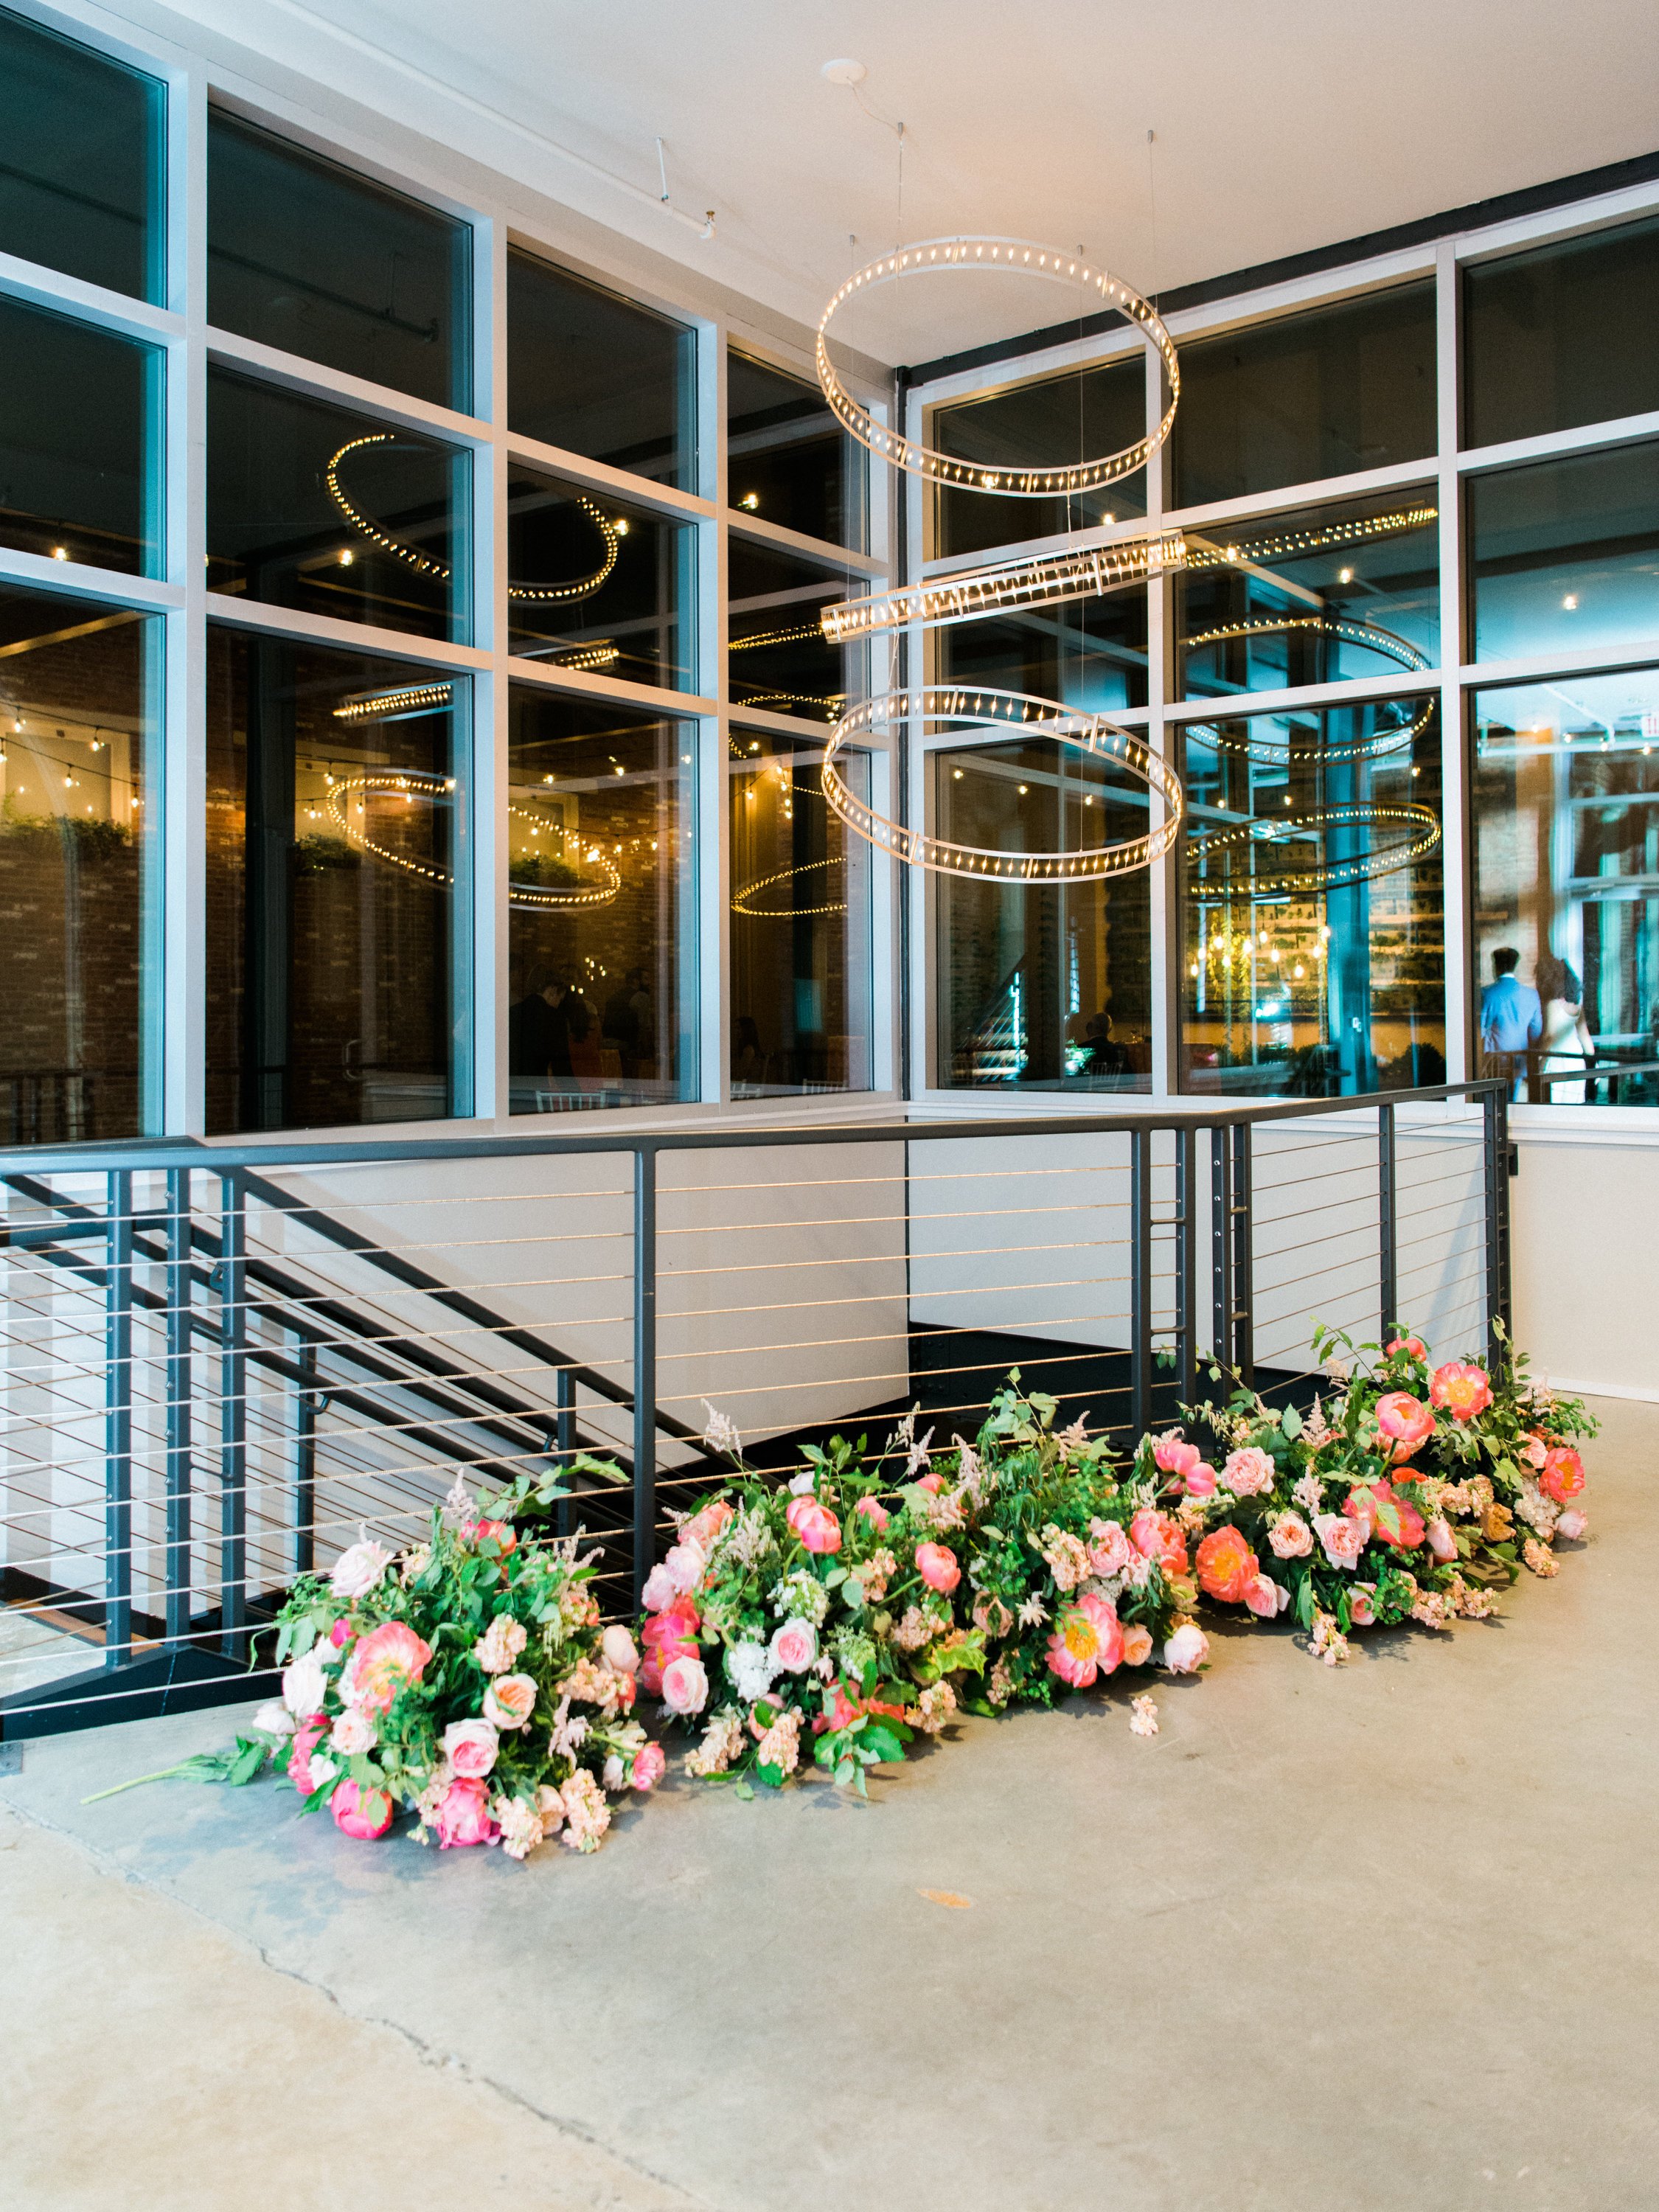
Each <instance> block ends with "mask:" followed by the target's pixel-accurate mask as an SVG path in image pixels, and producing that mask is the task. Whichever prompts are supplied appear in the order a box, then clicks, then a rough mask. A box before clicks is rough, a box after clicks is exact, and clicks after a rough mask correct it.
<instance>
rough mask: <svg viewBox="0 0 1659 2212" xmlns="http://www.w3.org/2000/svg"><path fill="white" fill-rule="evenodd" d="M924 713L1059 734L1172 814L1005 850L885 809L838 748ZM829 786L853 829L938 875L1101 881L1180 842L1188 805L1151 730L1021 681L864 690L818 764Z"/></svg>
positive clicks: (931, 718)
mask: <svg viewBox="0 0 1659 2212" xmlns="http://www.w3.org/2000/svg"><path fill="white" fill-rule="evenodd" d="M911 715H919V716H921V719H922V720H924V721H928V722H936V723H937V722H945V723H951V724H953V725H956V726H965V727H968V728H971V729H1000V728H1010V727H1012V728H1016V729H1018V730H1019V731H1021V732H1022V733H1023V734H1024V735H1025V736H1027V737H1035V738H1054V740H1055V741H1056V742H1057V743H1059V744H1065V745H1072V746H1074V747H1075V748H1076V749H1077V750H1079V752H1083V753H1086V754H1088V755H1089V756H1090V757H1091V759H1094V760H1098V761H1102V762H1106V763H1110V764H1111V765H1113V766H1114V767H1117V768H1121V769H1127V771H1128V772H1129V774H1130V775H1133V776H1135V777H1137V778H1139V781H1141V782H1143V783H1145V784H1146V787H1147V789H1148V792H1149V793H1151V792H1156V793H1158V797H1159V798H1160V799H1162V800H1163V802H1164V819H1163V821H1162V822H1161V823H1159V824H1158V828H1157V829H1151V830H1148V831H1147V832H1146V835H1145V836H1139V837H1128V838H1125V839H1124V840H1123V841H1122V842H1121V843H1119V844H1115V845H1103V846H1098V847H1096V848H1093V849H1092V850H1089V851H1085V852H1079V853H1000V852H994V851H992V850H989V849H987V848H985V847H982V846H977V845H958V844H956V843H953V842H951V840H950V839H949V838H944V837H934V836H929V835H928V834H927V831H925V830H921V829H910V828H909V827H908V825H906V824H905V823H900V822H894V821H892V820H890V818H889V817H887V816H886V815H884V814H878V813H877V812H876V811H875V810H874V808H873V807H870V806H866V805H865V803H864V802H863V800H862V799H856V798H854V795H853V793H852V792H851V791H849V790H848V787H847V784H846V782H845V781H844V780H843V779H842V775H841V773H840V771H839V769H837V768H836V753H837V752H838V751H840V750H841V749H842V747H843V746H844V745H846V744H849V743H850V742H851V741H852V739H853V738H856V737H859V736H861V735H863V734H865V733H866V732H870V731H873V730H877V729H884V728H887V727H889V726H891V725H892V724H894V723H896V722H898V721H901V720H906V719H907V718H908V717H909V716H911ZM820 775H821V781H822V782H823V795H824V797H825V799H827V800H828V801H829V805H830V807H831V808H832V809H833V811H835V812H836V814H838V815H839V816H840V817H841V818H842V821H843V822H844V823H846V824H847V826H848V829H852V830H854V831H855V832H856V834H857V835H858V836H860V837H862V838H863V839H864V840H865V842H866V843H867V844H870V845H873V846H875V847H876V848H877V849H878V851H880V852H884V853H891V854H894V856H895V857H896V859H898V860H907V861H908V862H910V863H911V865H912V866H916V867H922V868H931V869H932V870H933V872H935V873H936V874H938V875H944V876H966V877H970V878H976V879H986V878H990V879H994V880H1000V881H1002V882H1005V883H1021V884H1041V883H1049V884H1053V883H1070V884H1088V883H1099V882H1102V881H1103V880H1104V879H1105V878H1107V877H1109V876H1120V875H1127V874H1128V873H1130V872H1132V871H1133V870H1134V869H1137V868H1145V867H1150V866H1151V865H1152V862H1153V861H1154V860H1161V859H1162V857H1163V856H1164V854H1165V853H1167V852H1168V851H1169V849H1170V846H1171V845H1173V844H1174V842H1175V841H1176V835H1177V833H1178V832H1179V829H1180V827H1181V817H1182V813H1183V812H1184V811H1185V808H1186V798H1185V794H1184V793H1182V787H1181V779H1180V778H1179V777H1178V776H1177V775H1176V773H1175V770H1174V769H1172V768H1170V766H1169V764H1168V763H1167V762H1165V761H1164V760H1163V759H1161V758H1160V757H1159V756H1158V754H1157V753H1155V752H1153V751H1152V749H1151V748H1150V746H1148V744H1146V740H1145V738H1140V737H1138V736H1136V735H1135V733H1134V732H1133V731H1130V730H1123V729H1120V728H1119V727H1118V726H1117V725H1116V724H1115V723H1114V722H1109V721H1108V720H1107V719H1106V717H1105V716H1104V715H1103V714H1078V713H1075V712H1074V711H1073V709H1072V708H1068V707H1065V706H1062V705H1060V703H1059V702H1057V701H1055V700H1053V699H1036V698H1032V697H1030V696H1028V695H1027V694H1025V693H1024V692H1021V691H995V690H964V689H963V688H960V687H958V686H957V685H954V684H927V685H925V686H924V687H923V688H922V689H921V690H915V691H886V692H883V693H882V694H881V695H880V696H879V697H878V698H874V699H866V700H865V701H863V702H861V703H860V705H858V706H856V707H854V708H852V709H851V711H850V712H849V713H848V714H843V715H842V718H841V720H839V721H838V722H837V723H836V726H835V728H834V730H833V731H832V732H831V733H830V737H829V744H827V745H826V746H825V748H824V753H823V769H822V770H821V771H820Z"/></svg>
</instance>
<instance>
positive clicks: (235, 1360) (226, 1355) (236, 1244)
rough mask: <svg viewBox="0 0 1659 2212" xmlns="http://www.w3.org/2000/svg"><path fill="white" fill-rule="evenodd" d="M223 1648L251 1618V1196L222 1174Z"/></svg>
mask: <svg viewBox="0 0 1659 2212" xmlns="http://www.w3.org/2000/svg"><path fill="white" fill-rule="evenodd" d="M219 1193H220V1230H219V1268H218V1274H219V1649H220V1650H221V1651H222V1652H223V1654H224V1655H225V1656H226V1658H228V1659H236V1658H240V1656H241V1645H242V1636H243V1632H244V1630H245V1627H246V1621H247V1300H246V1260H247V1214H246V1205H247V1201H246V1198H245V1196H244V1195H243V1192H242V1187H241V1184H240V1182H238V1180H237V1179H236V1177H235V1176H221V1177H220V1180H219Z"/></svg>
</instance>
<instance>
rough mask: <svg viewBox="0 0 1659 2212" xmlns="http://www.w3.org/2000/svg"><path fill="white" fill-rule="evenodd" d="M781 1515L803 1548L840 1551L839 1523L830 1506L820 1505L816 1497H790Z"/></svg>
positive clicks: (810, 1550)
mask: <svg viewBox="0 0 1659 2212" xmlns="http://www.w3.org/2000/svg"><path fill="white" fill-rule="evenodd" d="M783 1517H784V1519H785V1520H786V1521H787V1522H788V1523H789V1526H790V1527H791V1528H793V1530H794V1532H795V1534H796V1535H797V1536H798V1537H799V1540H800V1542H801V1545H802V1547H803V1549H805V1550H806V1551H809V1552H838V1551H840V1549H841V1523H840V1522H839V1521H837V1520H836V1516H835V1515H834V1514H833V1513H832V1512H831V1511H830V1510H829V1507H828V1506H827V1505H820V1504H819V1503H818V1501H817V1498H811V1497H806V1498H791V1499H790V1501H789V1506H788V1510H787V1512H786V1513H785V1515H784V1516H783Z"/></svg>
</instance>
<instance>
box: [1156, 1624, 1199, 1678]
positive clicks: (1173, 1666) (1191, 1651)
mask: <svg viewBox="0 0 1659 2212" xmlns="http://www.w3.org/2000/svg"><path fill="white" fill-rule="evenodd" d="M1209 1656H1210V1639H1209V1638H1208V1637H1207V1636H1206V1634H1205V1633H1204V1631H1203V1630H1202V1629H1201V1628H1200V1626H1199V1625H1198V1623H1197V1622H1196V1621H1195V1620H1183V1621H1182V1623H1181V1625H1180V1626H1179V1627H1178V1628H1176V1631H1175V1632H1174V1634H1173V1635H1172V1636H1171V1637H1170V1640H1169V1642H1168V1643H1167V1644H1165V1645H1164V1665H1165V1666H1166V1667H1167V1668H1169V1670H1170V1673H1171V1674H1197V1672H1198V1670H1199V1668H1200V1667H1201V1666H1202V1665H1203V1664H1204V1662H1205V1661H1206V1659H1207V1658H1208V1657H1209Z"/></svg>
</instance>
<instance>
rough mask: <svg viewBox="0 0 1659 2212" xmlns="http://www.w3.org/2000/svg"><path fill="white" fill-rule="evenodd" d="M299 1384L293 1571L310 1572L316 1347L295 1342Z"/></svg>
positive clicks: (312, 1563) (314, 1526)
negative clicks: (296, 1344)
mask: <svg viewBox="0 0 1659 2212" xmlns="http://www.w3.org/2000/svg"><path fill="white" fill-rule="evenodd" d="M296 1353H297V1361H296V1364H298V1367H299V1370H300V1388H299V1390H298V1392H297V1393H296V1395H295V1401H294V1571H295V1574H296V1575H308V1574H309V1573H310V1572H311V1571H312V1569H313V1567H314V1566H315V1565H316V1564H317V1535H316V1530H317V1416H318V1413H319V1412H320V1410H321V1408H320V1407H319V1404H318V1401H319V1398H320V1397H321V1396H322V1395H323V1394H322V1392H321V1391H320V1390H319V1388H318V1375H317V1347H316V1346H315V1345H314V1344H311V1343H308V1342H305V1341H301V1343H300V1344H299V1345H298V1346H296Z"/></svg>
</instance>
